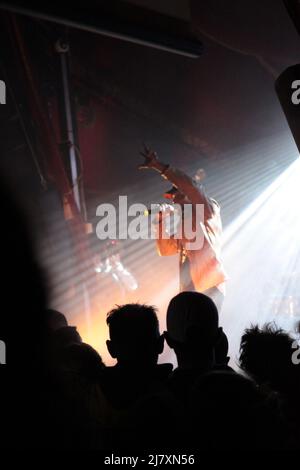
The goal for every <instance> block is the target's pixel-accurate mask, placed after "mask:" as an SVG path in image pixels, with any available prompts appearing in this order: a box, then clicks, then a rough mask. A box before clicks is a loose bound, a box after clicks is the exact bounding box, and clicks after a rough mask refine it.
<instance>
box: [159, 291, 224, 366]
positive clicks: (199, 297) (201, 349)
mask: <svg viewBox="0 0 300 470" xmlns="http://www.w3.org/2000/svg"><path fill="white" fill-rule="evenodd" d="M218 323H219V318H218V310H217V307H216V306H215V304H214V302H213V301H212V300H211V299H210V298H209V297H207V296H206V295H204V294H200V293H199V292H181V293H180V294H178V295H176V296H175V297H173V299H172V300H171V302H170V303H169V306H168V310H167V332H166V333H165V336H166V340H167V342H168V344H169V346H170V347H171V348H173V349H174V350H175V353H176V356H177V360H178V366H179V367H190V366H196V365H197V362H198V361H199V360H203V359H210V360H212V361H214V347H215V344H216V342H217V340H218V336H219V331H220V330H219V326H218Z"/></svg>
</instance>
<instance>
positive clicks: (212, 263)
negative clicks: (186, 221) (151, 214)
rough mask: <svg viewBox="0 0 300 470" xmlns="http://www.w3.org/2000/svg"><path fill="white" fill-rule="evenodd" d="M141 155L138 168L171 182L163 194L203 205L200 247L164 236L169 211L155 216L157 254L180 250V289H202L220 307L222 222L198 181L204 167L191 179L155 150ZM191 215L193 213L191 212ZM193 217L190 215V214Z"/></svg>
mask: <svg viewBox="0 0 300 470" xmlns="http://www.w3.org/2000/svg"><path fill="white" fill-rule="evenodd" d="M141 155H143V157H144V158H145V161H144V163H143V164H142V165H140V166H139V169H150V168H151V169H153V170H156V171H158V172H159V173H160V174H161V176H162V177H163V178H164V179H166V180H168V181H170V183H172V185H173V187H172V188H171V189H170V190H169V191H167V192H166V193H165V195H164V196H165V197H166V198H168V199H171V200H172V201H173V203H174V204H179V205H180V206H182V207H183V206H184V204H192V208H194V207H196V204H203V206H204V220H203V221H202V223H201V224H200V225H201V230H202V232H203V237H204V243H203V245H202V247H201V249H198V250H192V249H188V248H187V247H189V246H190V245H189V244H188V241H187V240H186V239H184V238H181V239H179V238H175V237H174V234H173V236H171V237H169V238H167V237H163V235H162V233H163V230H164V225H165V224H162V221H163V219H164V212H165V214H166V216H167V214H168V211H167V210H166V211H164V207H165V206H162V212H160V214H159V215H158V218H157V223H158V233H159V238H158V239H157V250H158V253H159V255H160V256H169V255H174V254H177V253H179V273H180V291H181V292H183V291H197V292H202V293H204V294H206V295H208V296H209V297H211V298H212V299H213V301H214V302H215V304H216V305H217V307H218V309H219V310H220V308H221V306H222V303H223V300H224V294H225V280H226V274H225V271H224V269H223V266H222V263H221V261H220V249H221V235H222V222H221V216H220V206H219V204H218V203H217V201H215V200H214V199H212V198H210V197H207V196H206V194H205V191H204V188H203V186H202V184H200V180H201V179H203V178H204V176H205V173H204V171H203V170H201V171H200V172H198V178H197V177H196V178H191V177H189V176H188V175H186V174H185V173H184V172H183V171H181V170H179V169H177V168H172V167H171V166H170V165H168V164H165V163H162V162H161V161H160V160H159V159H158V157H157V154H156V153H155V152H153V151H152V150H150V149H149V148H147V147H146V146H145V147H144V150H143V152H141ZM192 214H194V212H193V211H192ZM192 217H193V215H192Z"/></svg>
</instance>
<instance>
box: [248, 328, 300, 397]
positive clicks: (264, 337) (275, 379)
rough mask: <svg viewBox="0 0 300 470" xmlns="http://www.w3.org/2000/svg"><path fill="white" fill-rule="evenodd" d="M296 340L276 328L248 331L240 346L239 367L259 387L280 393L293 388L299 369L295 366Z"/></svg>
mask: <svg viewBox="0 0 300 470" xmlns="http://www.w3.org/2000/svg"><path fill="white" fill-rule="evenodd" d="M293 341H294V340H293V339H292V338H291V337H290V336H289V335H288V333H286V332H285V331H283V330H282V329H280V328H278V327H277V326H276V325H275V324H266V325H265V326H264V327H262V328H259V326H258V325H255V326H251V328H248V329H246V330H245V332H244V334H243V336H242V339H241V346H240V367H241V369H242V370H243V371H245V372H246V373H247V374H248V375H249V376H251V377H253V378H254V380H255V381H256V382H258V383H259V384H262V383H264V384H268V385H269V386H270V387H271V388H273V389H275V390H277V391H284V390H287V389H288V388H290V387H291V379H292V376H293V372H294V371H296V366H295V365H294V364H293V362H292V354H293V352H294V349H293Z"/></svg>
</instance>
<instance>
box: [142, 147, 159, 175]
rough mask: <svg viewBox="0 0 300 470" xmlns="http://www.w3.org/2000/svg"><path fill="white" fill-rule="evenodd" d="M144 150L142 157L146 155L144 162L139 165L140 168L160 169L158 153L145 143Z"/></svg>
mask: <svg viewBox="0 0 300 470" xmlns="http://www.w3.org/2000/svg"><path fill="white" fill-rule="evenodd" d="M143 147H144V148H143V150H142V151H141V152H140V154H141V155H142V157H144V163H142V164H141V165H139V166H138V169H139V170H145V169H149V168H153V169H154V170H158V169H159V168H158V167H159V166H160V165H159V161H158V156H157V153H156V152H154V151H153V150H151V149H150V148H149V147H147V145H145V144H144V146H143Z"/></svg>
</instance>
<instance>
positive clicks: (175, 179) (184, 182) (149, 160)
mask: <svg viewBox="0 0 300 470" xmlns="http://www.w3.org/2000/svg"><path fill="white" fill-rule="evenodd" d="M141 154H142V155H143V156H144V157H145V163H144V164H142V165H140V166H139V168H140V169H143V168H152V169H153V170H156V171H158V172H159V173H160V174H161V176H162V177H163V178H165V179H167V180H168V181H170V182H171V183H172V184H173V185H174V186H176V188H178V190H179V191H180V192H181V193H182V194H184V195H185V196H186V197H187V198H188V199H189V201H190V202H191V203H193V204H204V207H205V209H206V211H208V213H211V212H212V211H213V207H212V205H211V203H210V201H209V199H208V198H207V196H206V194H205V192H204V189H203V188H202V187H200V186H199V185H197V184H195V183H194V181H193V180H192V178H191V177H190V176H188V175H187V174H186V173H184V172H183V171H181V170H179V169H177V168H172V167H171V166H170V165H167V164H165V163H163V162H161V161H159V160H158V157H157V154H156V153H155V152H153V151H152V150H150V149H148V148H147V147H145V149H144V152H141Z"/></svg>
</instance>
